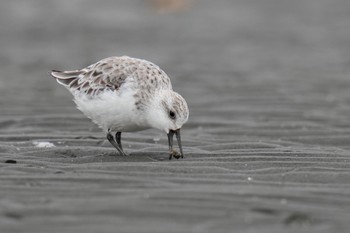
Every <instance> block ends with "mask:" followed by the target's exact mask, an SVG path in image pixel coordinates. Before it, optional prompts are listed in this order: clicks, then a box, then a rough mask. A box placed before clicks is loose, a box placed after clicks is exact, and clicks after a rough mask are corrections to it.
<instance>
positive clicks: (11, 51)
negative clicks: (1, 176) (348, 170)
mask: <svg viewBox="0 0 350 233" xmlns="http://www.w3.org/2000/svg"><path fill="white" fill-rule="evenodd" d="M349 12H350V2H349V1H347V0H295V1H288V0H218V1H215V2H214V1H210V0H177V1H176V0H135V1H127V0H119V1H109V0H101V1H98V2H96V1H89V0H85V1H82V0H62V1H47V0H4V1H1V3H0V27H1V30H0V38H1V40H0V43H1V44H0V47H1V54H0V106H1V109H2V111H1V112H2V114H5V115H6V114H7V113H9V112H11V113H14V112H25V113H26V114H28V113H31V112H32V111H39V110H40V111H48V110H47V109H48V108H51V109H50V110H49V111H55V109H56V110H57V108H59V106H62V107H64V106H67V104H68V101H70V96H69V95H68V94H67V92H66V91H65V90H62V88H61V87H58V86H56V84H55V82H53V80H52V79H51V78H50V77H49V75H48V72H49V71H50V70H51V69H62V70H69V69H76V68H81V67H85V66H87V65H89V64H91V63H94V62H96V61H97V60H99V59H101V58H104V57H108V56H120V55H129V56H133V57H139V58H144V59H147V60H150V61H153V62H155V63H156V64H158V65H159V66H160V67H162V68H163V69H164V70H165V71H166V72H167V73H168V74H169V76H171V77H172V79H173V82H174V87H175V89H176V90H177V91H178V92H180V93H182V94H183V95H184V96H185V97H186V98H187V99H188V100H189V101H188V102H189V104H190V106H191V108H192V109H196V108H197V107H198V108H200V107H201V106H202V105H208V100H210V99H212V98H214V99H216V100H217V101H218V102H215V100H210V101H209V103H212V104H215V103H221V104H224V103H226V104H228V105H229V106H231V105H232V102H231V101H235V99H238V100H239V98H242V95H244V96H245V95H246V94H247V92H249V93H250V95H251V96H252V98H253V97H254V96H256V95H258V96H259V95H260V96H261V95H262V96H263V97H262V98H264V97H265V98H269V96H270V97H271V95H272V97H271V98H274V97H281V98H283V97H286V96H287V98H289V99H290V98H292V99H293V100H294V101H298V100H299V98H302V101H307V100H308V99H310V98H315V99H316V101H319V102H332V101H336V99H337V97H339V95H340V96H341V97H344V96H342V95H346V102H347V103H348V101H349V98H350V97H348V95H347V94H346V92H347V90H348V88H349V86H350V84H349V82H348V76H349V74H350V65H349V64H350V23H349V22H350V14H349ZM320 86H321V87H320ZM242 87H243V88H245V89H244V92H243V93H242V92H241V90H242ZM335 88H336V89H337V90H336V91H333V89H335ZM262 89H263V90H262ZM314 89H316V92H313V90H314ZM321 89H322V90H321ZM309 92H313V94H311V95H310V94H308V93H309ZM275 95H277V96H275ZM52 97H54V98H52ZM233 97H235V98H233ZM213 101H214V102H213ZM225 101H228V102H225ZM342 101H345V100H344V99H342ZM68 105H71V106H73V104H72V103H70V104H68ZM229 106H227V107H229ZM192 113H194V114H196V111H194V110H193V111H192ZM199 115H200V114H199ZM224 115H225V114H224Z"/></svg>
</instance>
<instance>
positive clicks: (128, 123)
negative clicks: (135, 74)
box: [74, 91, 149, 132]
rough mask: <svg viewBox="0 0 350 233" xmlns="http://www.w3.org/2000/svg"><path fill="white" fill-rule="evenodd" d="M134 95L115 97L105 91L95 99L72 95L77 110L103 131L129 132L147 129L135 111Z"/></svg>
mask: <svg viewBox="0 0 350 233" xmlns="http://www.w3.org/2000/svg"><path fill="white" fill-rule="evenodd" d="M133 94H134V93H132V92H129V93H124V94H123V95H117V94H116V93H115V92H112V91H107V92H104V93H102V94H100V95H98V96H97V97H95V98H88V97H86V96H85V95H81V94H77V95H74V97H75V99H74V101H75V103H76V105H77V108H78V109H79V110H80V111H82V112H83V113H84V114H85V115H86V116H87V117H88V118H90V119H91V120H92V121H93V122H94V123H96V124H97V125H98V126H99V127H101V128H102V129H103V130H105V131H107V130H108V129H110V130H111V131H115V132H116V131H119V132H131V131H140V130H144V129H147V128H149V126H148V124H147V123H146V121H145V118H144V117H143V116H142V115H143V114H142V113H141V114H140V112H139V111H137V110H136V108H135V104H134V103H135V101H134V96H133Z"/></svg>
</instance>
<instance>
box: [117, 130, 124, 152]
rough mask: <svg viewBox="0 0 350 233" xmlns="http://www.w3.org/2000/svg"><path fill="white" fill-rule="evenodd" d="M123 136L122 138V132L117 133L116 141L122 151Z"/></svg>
mask: <svg viewBox="0 0 350 233" xmlns="http://www.w3.org/2000/svg"><path fill="white" fill-rule="evenodd" d="M121 136H122V132H117V133H116V134H115V140H116V142H117V143H118V146H119V147H120V149H122V150H123V147H122V142H121V139H122V137H121Z"/></svg>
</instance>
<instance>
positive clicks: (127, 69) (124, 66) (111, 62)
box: [51, 56, 172, 95]
mask: <svg viewBox="0 0 350 233" xmlns="http://www.w3.org/2000/svg"><path fill="white" fill-rule="evenodd" d="M51 75H52V76H53V77H55V78H56V80H57V82H59V83H60V84H62V85H63V86H66V87H67V88H68V89H70V90H73V91H80V92H84V93H86V94H88V95H97V94H99V93H101V92H102V91H105V90H107V89H109V90H118V89H119V88H120V87H121V86H122V85H123V84H124V83H125V80H126V79H127V78H128V77H133V78H134V80H135V81H136V83H137V84H136V85H137V86H138V88H139V89H142V90H146V91H148V92H151V91H152V90H153V89H159V88H163V89H171V88H172V87H171V83H170V79H169V77H168V76H167V75H166V73H165V72H164V71H162V70H161V69H160V68H159V67H158V66H156V65H154V64H153V63H151V62H148V61H145V60H141V59H136V58H130V57H127V56H123V57H109V58H105V59H103V60H101V61H99V62H97V63H95V64H92V65H90V66H88V67H86V68H84V69H81V70H74V71H63V72H60V71H53V72H52V73H51Z"/></svg>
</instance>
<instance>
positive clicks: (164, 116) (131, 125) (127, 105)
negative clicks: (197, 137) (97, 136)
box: [51, 56, 189, 159]
mask: <svg viewBox="0 0 350 233" xmlns="http://www.w3.org/2000/svg"><path fill="white" fill-rule="evenodd" d="M51 75H52V76H53V77H54V78H55V79H56V80H57V82H58V83H59V84H61V85H63V86H64V87H66V88H67V89H68V90H69V91H70V92H71V93H72V95H73V97H74V102H75V103H76V105H77V108H78V109H79V110H80V111H82V112H83V113H84V114H85V115H86V116H87V117H88V118H90V119H91V120H92V121H93V122H94V123H96V124H97V125H98V126H99V127H100V128H102V129H103V130H104V131H105V132H106V133H107V139H108V141H109V142H110V143H111V144H112V145H113V146H114V147H115V148H116V149H117V150H118V152H119V153H120V155H123V156H125V155H126V153H125V152H124V150H123V147H122V143H121V134H122V132H134V131H140V130H145V129H148V128H155V129H159V130H163V131H165V132H166V133H167V135H168V144H169V153H170V154H169V159H171V158H172V157H174V158H177V159H178V158H180V157H181V158H183V151H182V144H181V136H180V129H181V127H182V126H183V124H185V123H186V122H187V120H188V117H189V110H188V106H187V103H186V101H185V99H184V98H183V97H182V96H181V95H180V94H178V93H177V92H174V91H173V89H172V85H171V82H170V79H169V77H168V75H167V74H166V73H165V72H164V71H163V70H162V69H160V68H159V67H158V66H157V65H155V64H153V63H152V62H149V61H146V60H142V59H138V58H131V57H128V56H122V57H108V58H105V59H102V60H100V61H98V62H96V63H94V64H92V65H90V66H88V67H86V68H83V69H79V70H72V71H57V70H53V71H52V72H51ZM114 133H115V137H114V136H113V134H114ZM174 135H176V139H177V142H178V146H179V149H180V153H179V152H177V151H175V150H173V136H174Z"/></svg>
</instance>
